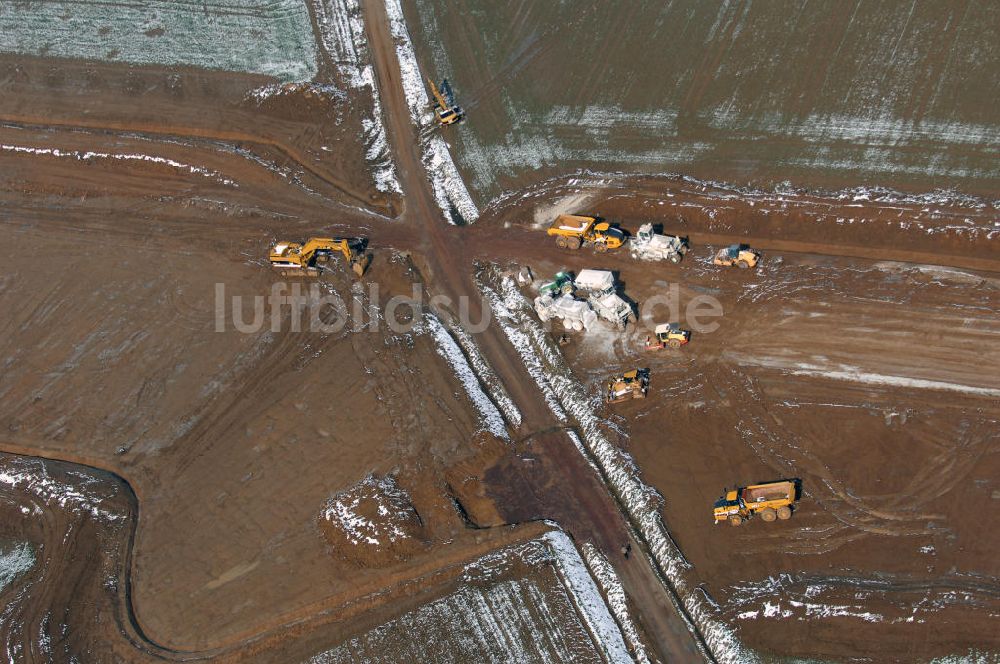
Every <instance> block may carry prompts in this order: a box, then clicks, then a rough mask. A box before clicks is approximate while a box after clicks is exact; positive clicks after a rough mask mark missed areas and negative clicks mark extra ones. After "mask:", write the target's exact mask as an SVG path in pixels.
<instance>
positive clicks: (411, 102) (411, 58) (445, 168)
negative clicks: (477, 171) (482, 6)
mask: <svg viewBox="0 0 1000 664" xmlns="http://www.w3.org/2000/svg"><path fill="white" fill-rule="evenodd" d="M385 11H386V14H388V16H389V29H390V31H391V33H392V38H393V41H394V42H395V44H396V59H397V60H399V71H400V74H401V75H402V79H403V92H404V94H405V95H406V103H407V105H408V106H409V108H410V118H411V119H412V120H413V124H414V125H415V126H416V127H417V129H418V130H422V129H424V128H426V127H427V126H428V125H429V124H432V123H433V122H434V118H433V115H432V114H429V113H428V109H429V108H430V99H429V98H428V96H427V90H426V89H425V88H424V77H423V75H422V74H421V73H420V65H419V64H417V55H416V53H415V52H414V50H413V43H412V42H411V41H410V33H409V31H408V30H407V29H406V17H405V16H404V15H403V7H402V5H400V1H399V0H385ZM421 133H422V132H421ZM421 149H422V151H423V163H424V168H426V169H427V175H428V177H429V178H430V181H431V186H432V187H433V189H434V200H435V201H436V202H437V204H438V207H440V208H441V213H442V214H443V215H444V218H445V220H446V221H448V222H449V223H455V217H456V216H457V217H458V218H460V219H461V222H462V223H466V224H471V223H472V222H474V221H475V220H476V219H478V218H479V208H477V207H476V203H475V201H473V200H472V196H471V195H469V190H468V188H467V187H466V186H465V182H464V181H463V180H462V176H461V175H460V174H459V172H458V168H456V167H455V162H454V160H453V159H452V158H451V151H450V150H449V149H448V144H447V143H445V141H444V139H443V138H442V137H441V136H440V135H438V134H432V135H431V136H429V137H428V138H426V139H424V140H423V141H422V143H421Z"/></svg>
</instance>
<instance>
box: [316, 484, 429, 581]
mask: <svg viewBox="0 0 1000 664" xmlns="http://www.w3.org/2000/svg"><path fill="white" fill-rule="evenodd" d="M320 529H321V530H322V531H323V535H324V536H325V537H326V539H327V541H328V542H329V543H330V545H331V546H332V547H333V550H334V552H335V553H336V555H338V556H340V557H342V558H344V559H345V560H347V561H348V562H350V563H353V564H355V565H358V566H359V567H385V566H387V565H391V564H393V563H396V562H401V561H404V560H406V559H408V558H409V557H410V556H412V555H413V554H415V553H417V552H418V551H419V550H420V549H422V548H423V546H424V537H423V535H424V532H423V531H424V524H423V521H421V519H420V515H419V514H417V511H416V510H415V509H414V508H413V503H411V502H410V496H409V494H407V493H406V491H404V490H403V489H401V488H400V487H399V485H397V484H396V480H395V479H393V477H392V476H391V475H386V476H383V477H377V476H375V475H369V476H368V477H366V478H365V479H363V480H361V481H360V482H359V483H358V484H356V485H354V486H353V487H351V488H350V489H348V490H346V491H342V492H340V493H338V494H337V495H335V496H333V497H332V498H330V500H329V501H328V502H327V504H326V507H325V508H324V510H323V513H322V514H321V515H320Z"/></svg>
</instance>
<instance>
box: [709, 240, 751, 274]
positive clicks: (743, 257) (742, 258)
mask: <svg viewBox="0 0 1000 664" xmlns="http://www.w3.org/2000/svg"><path fill="white" fill-rule="evenodd" d="M759 260H760V252H758V251H755V250H753V249H751V248H750V247H749V245H746V244H731V245H729V246H728V247H725V248H723V249H719V253H717V254H715V258H714V259H713V260H712V262H713V263H714V264H715V265H722V266H723V267H731V266H733V265H735V266H736V267H738V268H740V269H741V270H746V269H748V268H751V267H757V261H759Z"/></svg>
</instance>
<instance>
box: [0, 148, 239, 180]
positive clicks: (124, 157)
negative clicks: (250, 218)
mask: <svg viewBox="0 0 1000 664" xmlns="http://www.w3.org/2000/svg"><path fill="white" fill-rule="evenodd" d="M0 150H2V151H4V152H15V153H19V154H34V155H43V156H51V157H60V158H69V159H76V160H78V161H91V160H95V159H111V160H117V161H149V162H152V163H154V164H163V165H164V166H169V167H171V168H176V169H178V170H182V171H187V172H189V173H191V174H193V175H201V176H204V177H206V178H212V179H213V180H217V181H218V182H221V183H222V184H226V185H230V186H233V187H235V186H238V185H237V184H236V183H235V182H233V181H232V180H229V179H227V178H224V177H222V174H221V173H219V172H218V171H213V170H209V169H207V168H202V167H201V166H192V165H190V164H184V163H181V162H179V161H174V160H173V159H167V158H166V157H153V156H150V155H148V154H128V153H125V154H121V153H119V154H116V153H111V152H89V151H88V152H79V151H77V150H60V149H59V148H32V147H27V146H23V145H0Z"/></svg>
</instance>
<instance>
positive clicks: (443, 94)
mask: <svg viewBox="0 0 1000 664" xmlns="http://www.w3.org/2000/svg"><path fill="white" fill-rule="evenodd" d="M427 82H428V83H430V86H431V96H432V97H434V117H435V118H437V121H438V124H439V125H441V126H445V125H450V124H455V123H456V122H461V120H462V118H463V117H465V113H464V111H462V107H461V106H458V105H457V104H455V100H454V98H453V95H452V92H451V86H450V85H448V79H444V80H443V81H442V82H441V89H440V90H439V89H438V87H437V86H436V85H434V81H432V80H431V79H429V78H428V79H427Z"/></svg>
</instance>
